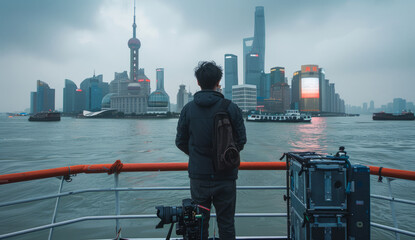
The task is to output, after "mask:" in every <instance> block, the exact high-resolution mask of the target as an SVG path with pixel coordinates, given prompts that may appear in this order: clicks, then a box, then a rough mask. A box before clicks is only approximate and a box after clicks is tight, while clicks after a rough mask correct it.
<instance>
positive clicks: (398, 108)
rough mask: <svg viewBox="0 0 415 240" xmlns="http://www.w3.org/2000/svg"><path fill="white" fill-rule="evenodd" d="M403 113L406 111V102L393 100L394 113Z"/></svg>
mask: <svg viewBox="0 0 415 240" xmlns="http://www.w3.org/2000/svg"><path fill="white" fill-rule="evenodd" d="M402 111H406V100H405V99H403V98H394V99H393V113H394V114H400V113H402Z"/></svg>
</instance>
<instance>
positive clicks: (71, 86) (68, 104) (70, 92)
mask: <svg viewBox="0 0 415 240" xmlns="http://www.w3.org/2000/svg"><path fill="white" fill-rule="evenodd" d="M76 89H77V87H76V84H75V83H74V82H73V81H71V80H69V79H65V87H64V88H63V112H64V113H73V112H75V94H76Z"/></svg>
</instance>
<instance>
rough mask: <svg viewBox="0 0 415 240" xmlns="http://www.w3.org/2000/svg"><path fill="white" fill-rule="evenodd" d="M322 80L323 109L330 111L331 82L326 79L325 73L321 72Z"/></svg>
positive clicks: (323, 110)
mask: <svg viewBox="0 0 415 240" xmlns="http://www.w3.org/2000/svg"><path fill="white" fill-rule="evenodd" d="M320 82H321V85H320V86H321V88H320V89H321V90H320V91H321V97H320V98H321V99H320V101H321V111H322V112H330V84H329V80H328V79H325V74H324V73H323V72H320Z"/></svg>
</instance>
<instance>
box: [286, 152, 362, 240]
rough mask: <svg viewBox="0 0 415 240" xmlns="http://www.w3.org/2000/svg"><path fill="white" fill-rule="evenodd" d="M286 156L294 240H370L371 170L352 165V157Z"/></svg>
mask: <svg viewBox="0 0 415 240" xmlns="http://www.w3.org/2000/svg"><path fill="white" fill-rule="evenodd" d="M284 155H285V156H286V161H287V196H288V197H286V200H287V213H288V218H287V222H288V224H287V226H288V228H287V231H288V237H289V238H290V239H295V240H309V239H324V240H332V239H333V240H334V239H336V240H342V239H344V240H354V239H370V188H369V168H368V167H366V166H361V165H356V166H352V165H351V164H350V162H349V161H348V156H342V157H333V156H324V155H319V154H316V153H315V152H289V153H285V154H284Z"/></svg>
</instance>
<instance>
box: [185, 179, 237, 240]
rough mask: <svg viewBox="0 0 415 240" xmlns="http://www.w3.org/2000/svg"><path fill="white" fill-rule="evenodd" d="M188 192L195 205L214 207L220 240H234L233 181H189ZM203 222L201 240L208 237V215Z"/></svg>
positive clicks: (234, 195) (234, 187)
mask: <svg viewBox="0 0 415 240" xmlns="http://www.w3.org/2000/svg"><path fill="white" fill-rule="evenodd" d="M190 192H191V195H192V199H193V201H194V202H195V203H197V204H200V205H202V206H204V207H207V208H209V209H210V208H211V205H212V203H213V206H215V210H216V215H217V217H216V218H217V221H218V227H219V238H220V240H228V239H230V240H233V239H235V220H234V217H235V203H236V181H235V180H220V181H212V180H200V179H190ZM206 215H207V218H205V219H204V220H203V240H205V239H206V240H207V239H208V235H209V231H208V230H209V229H208V228H209V218H210V216H209V214H206Z"/></svg>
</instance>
